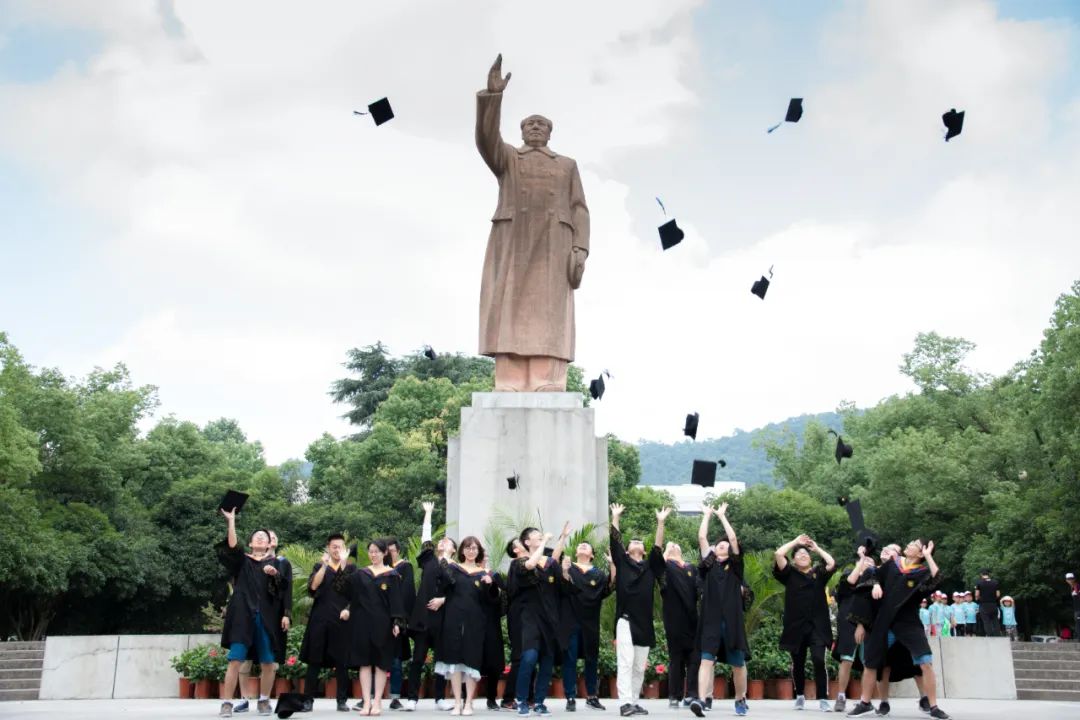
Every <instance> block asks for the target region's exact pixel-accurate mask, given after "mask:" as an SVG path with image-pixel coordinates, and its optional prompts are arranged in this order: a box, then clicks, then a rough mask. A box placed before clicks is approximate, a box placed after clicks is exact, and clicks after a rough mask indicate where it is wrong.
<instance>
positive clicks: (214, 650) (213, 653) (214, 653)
mask: <svg viewBox="0 0 1080 720" xmlns="http://www.w3.org/2000/svg"><path fill="white" fill-rule="evenodd" d="M210 657H217V648H210Z"/></svg>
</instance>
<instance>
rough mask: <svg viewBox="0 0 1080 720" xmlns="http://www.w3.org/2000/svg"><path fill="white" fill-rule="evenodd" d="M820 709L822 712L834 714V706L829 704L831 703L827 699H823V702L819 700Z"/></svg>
mask: <svg viewBox="0 0 1080 720" xmlns="http://www.w3.org/2000/svg"><path fill="white" fill-rule="evenodd" d="M818 709H819V710H821V712H832V705H830V704H829V701H828V700H827V699H826V698H822V699H821V700H818Z"/></svg>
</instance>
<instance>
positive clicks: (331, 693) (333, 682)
mask: <svg viewBox="0 0 1080 720" xmlns="http://www.w3.org/2000/svg"><path fill="white" fill-rule="evenodd" d="M323 697H328V698H335V697H337V678H336V677H332V678H327V679H326V690H325V692H323Z"/></svg>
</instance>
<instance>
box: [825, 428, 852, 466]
mask: <svg viewBox="0 0 1080 720" xmlns="http://www.w3.org/2000/svg"><path fill="white" fill-rule="evenodd" d="M829 434H830V435H836V464H837V465H839V464H840V461H841V460H843V459H844V458H850V457H851V456H852V455H853V454H854V453H855V450H854V449H853V448H852V447H851V446H850V445H848V444H847V443H845V442H844V438H843V437H842V436H841V435H839V434H837V432H836V431H835V430H830V431H829Z"/></svg>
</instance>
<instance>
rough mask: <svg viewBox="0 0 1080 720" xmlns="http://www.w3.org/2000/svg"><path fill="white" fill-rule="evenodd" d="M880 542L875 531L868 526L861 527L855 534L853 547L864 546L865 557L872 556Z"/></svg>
mask: <svg viewBox="0 0 1080 720" xmlns="http://www.w3.org/2000/svg"><path fill="white" fill-rule="evenodd" d="M880 543H881V541H880V540H879V539H878V536H877V533H876V532H874V531H873V530H870V529H868V528H863V529H862V530H860V531H859V532H857V533H856V534H855V547H856V548H860V547H864V548H866V555H867V557H873V556H874V555H876V554H877V550H878V548H879V547H880Z"/></svg>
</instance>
